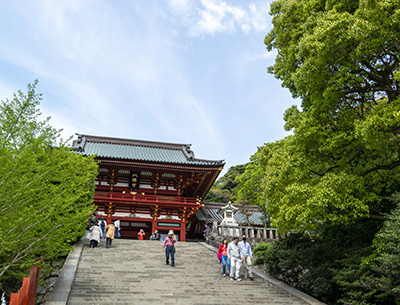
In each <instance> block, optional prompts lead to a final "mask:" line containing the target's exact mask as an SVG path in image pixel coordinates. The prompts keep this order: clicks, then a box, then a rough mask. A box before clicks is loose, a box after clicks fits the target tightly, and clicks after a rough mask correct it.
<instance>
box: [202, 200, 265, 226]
mask: <svg viewBox="0 0 400 305" xmlns="http://www.w3.org/2000/svg"><path fill="white" fill-rule="evenodd" d="M203 204H204V206H203V207H201V208H200V209H199V210H198V211H197V213H196V217H197V218H198V219H199V220H203V221H207V222H209V221H212V220H216V221H217V222H218V223H220V222H221V221H222V219H223V215H222V213H220V212H221V208H222V207H223V206H225V204H217V203H209V202H203ZM237 207H239V206H237ZM244 210H246V212H247V213H248V214H249V222H250V224H252V225H256V226H262V225H264V223H265V221H264V220H263V219H264V215H263V213H262V212H260V211H259V209H258V207H256V206H246V207H245V208H244V209H243V208H241V207H239V210H238V211H237V212H236V213H235V215H234V218H235V220H236V221H237V223H238V224H240V225H247V224H248V221H247V217H246V215H245V213H244Z"/></svg>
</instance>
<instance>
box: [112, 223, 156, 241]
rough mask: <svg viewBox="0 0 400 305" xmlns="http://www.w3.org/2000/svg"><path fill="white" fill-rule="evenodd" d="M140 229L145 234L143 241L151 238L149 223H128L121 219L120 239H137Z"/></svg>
mask: <svg viewBox="0 0 400 305" xmlns="http://www.w3.org/2000/svg"><path fill="white" fill-rule="evenodd" d="M140 229H143V231H144V232H145V234H146V235H145V236H144V239H146V240H149V239H150V236H151V233H152V232H151V222H146V221H129V220H122V219H121V231H120V233H121V237H122V238H132V239H137V237H138V233H139V231H140Z"/></svg>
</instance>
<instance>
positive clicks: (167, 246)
mask: <svg viewBox="0 0 400 305" xmlns="http://www.w3.org/2000/svg"><path fill="white" fill-rule="evenodd" d="M175 243H176V239H175V237H174V231H172V230H169V232H168V236H167V237H166V238H165V239H164V243H163V249H164V250H165V258H166V262H167V265H168V264H169V257H170V256H171V267H175Z"/></svg>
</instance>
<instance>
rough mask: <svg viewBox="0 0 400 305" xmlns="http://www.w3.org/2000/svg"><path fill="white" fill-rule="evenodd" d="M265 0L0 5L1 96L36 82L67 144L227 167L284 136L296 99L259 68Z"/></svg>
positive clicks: (265, 61)
mask: <svg viewBox="0 0 400 305" xmlns="http://www.w3.org/2000/svg"><path fill="white" fill-rule="evenodd" d="M270 2H271V1H258V0H254V1H252V0H249V1H244V0H236V1H234V0H231V1H228V0H226V1H220V0H199V1H197V0H170V1H167V0H158V1H155V0H141V1H140V0H118V1H117V0H52V1H51V0H35V1H2V2H1V3H0V17H1V18H0V35H1V38H2V43H1V44H0V99H1V100H4V99H6V98H10V97H11V96H12V92H15V91H17V90H23V91H26V85H27V84H28V83H31V82H33V81H34V79H39V85H38V88H37V91H38V92H41V93H43V96H44V99H43V101H42V103H41V110H42V112H43V114H44V115H45V116H51V117H52V120H51V124H52V125H53V126H54V127H57V128H63V129H64V131H63V137H64V138H67V137H68V136H69V135H73V134H75V133H85V134H91V135H101V136H113V137H121V138H131V139H141V140H150V141H162V142H173V143H189V144H192V149H193V150H194V152H195V154H196V157H198V158H202V159H218V160H220V159H225V160H226V163H227V165H226V168H225V171H226V169H228V168H229V167H230V166H233V165H237V164H243V163H246V162H248V160H249V157H250V156H251V155H252V154H253V153H254V152H255V151H256V150H257V146H261V145H263V144H264V143H266V142H272V141H276V140H278V139H281V138H283V137H284V136H285V135H287V133H286V132H285V131H284V129H283V113H284V110H285V109H287V108H288V107H289V106H291V105H293V104H298V101H296V100H294V99H293V98H292V97H291V95H290V93H289V92H288V90H287V89H284V88H282V87H281V83H280V81H279V80H277V79H275V78H274V77H273V76H272V75H270V74H268V73H267V67H268V66H270V65H272V64H273V61H274V57H275V53H274V52H271V53H269V52H267V50H266V48H265V45H264V43H263V40H264V37H265V35H266V34H267V33H268V31H269V30H270V29H271V27H272V24H271V17H270V16H269V14H268V12H269V3H270Z"/></svg>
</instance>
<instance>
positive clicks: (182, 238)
mask: <svg viewBox="0 0 400 305" xmlns="http://www.w3.org/2000/svg"><path fill="white" fill-rule="evenodd" d="M179 235H180V241H186V222H181V229H180V234H179Z"/></svg>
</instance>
